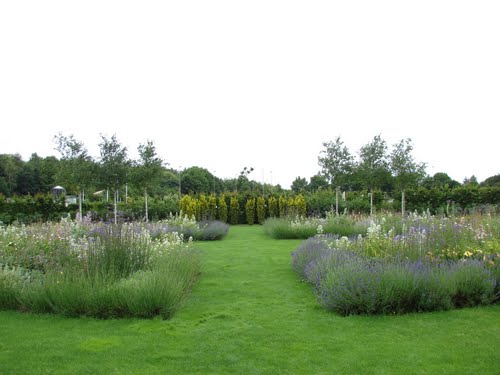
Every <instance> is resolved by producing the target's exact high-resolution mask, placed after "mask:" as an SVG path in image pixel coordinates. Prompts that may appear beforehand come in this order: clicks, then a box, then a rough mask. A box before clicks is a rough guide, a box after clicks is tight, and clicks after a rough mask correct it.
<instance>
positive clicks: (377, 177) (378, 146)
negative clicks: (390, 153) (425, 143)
mask: <svg viewBox="0 0 500 375" xmlns="http://www.w3.org/2000/svg"><path fill="white" fill-rule="evenodd" d="M357 169H358V175H359V177H360V181H361V185H362V186H364V187H366V188H368V189H369V190H370V215H373V189H374V188H379V187H380V186H382V185H383V184H384V183H385V182H387V180H388V179H389V178H390V171H389V163H388V161H387V144H386V143H385V141H384V140H383V139H382V138H381V136H380V135H376V136H375V137H373V140H372V141H371V142H370V143H367V144H366V145H364V146H363V147H361V149H360V150H359V163H358V166H357Z"/></svg>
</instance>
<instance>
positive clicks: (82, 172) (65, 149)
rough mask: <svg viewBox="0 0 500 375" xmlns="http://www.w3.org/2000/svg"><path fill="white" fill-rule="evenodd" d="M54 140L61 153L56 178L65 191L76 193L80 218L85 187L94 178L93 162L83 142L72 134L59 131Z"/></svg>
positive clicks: (87, 186) (88, 185)
mask: <svg viewBox="0 0 500 375" xmlns="http://www.w3.org/2000/svg"><path fill="white" fill-rule="evenodd" d="M54 142H55V143H56V148H55V149H56V150H57V151H58V152H59V153H60V154H61V159H60V166H59V168H58V172H57V174H56V179H57V181H60V182H59V184H61V185H63V186H64V187H65V188H66V190H67V191H71V192H74V193H75V194H77V195H78V211H79V214H80V215H79V216H80V219H81V218H82V217H83V212H82V211H83V209H82V202H83V196H84V194H85V189H88V188H89V187H90V185H91V184H92V182H93V180H94V172H95V163H94V161H93V159H92V157H91V156H90V155H89V154H88V151H87V148H86V147H85V145H84V144H83V142H81V141H78V140H77V139H75V137H74V136H73V135H69V136H65V135H63V134H62V133H59V134H58V135H56V136H55V137H54Z"/></svg>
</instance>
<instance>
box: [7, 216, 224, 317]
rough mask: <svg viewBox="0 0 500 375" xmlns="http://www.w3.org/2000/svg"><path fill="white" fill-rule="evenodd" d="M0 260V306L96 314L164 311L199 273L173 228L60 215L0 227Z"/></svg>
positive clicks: (143, 314)
mask: <svg viewBox="0 0 500 375" xmlns="http://www.w3.org/2000/svg"><path fill="white" fill-rule="evenodd" d="M226 231H227V229H226ZM212 232H214V231H212ZM214 233H215V232H214ZM7 241H8V242H7ZM6 243H7V249H6V247H5V245H6ZM8 244H12V245H8ZM9 246H11V247H13V248H14V249H15V253H16V254H15V256H14V257H12V256H10V255H11V254H9V252H10V250H9V249H8V247H9ZM33 260H36V262H34V261H33ZM7 264H8V265H7ZM0 265H2V266H0V309H19V310H22V311H33V312H38V313H47V312H49V313H59V314H64V315H68V316H93V317H97V318H115V317H128V316H134V317H142V318H151V317H154V316H157V315H160V316H161V317H163V318H165V319H167V318H170V317H171V316H172V314H173V313H174V312H175V311H176V309H177V308H178V307H179V304H180V303H181V301H182V300H183V299H184V297H185V296H186V293H187V292H188V291H189V290H190V289H191V287H192V285H193V283H194V282H195V281H196V279H197V277H198V275H199V273H200V258H199V253H198V252H196V251H195V250H194V249H193V247H192V244H191V242H188V243H184V242H183V238H182V236H179V235H178V234H177V233H166V234H164V235H162V236H161V237H159V238H157V239H155V240H153V239H152V238H151V236H150V235H149V232H148V231H147V230H146V229H145V228H144V227H134V226H132V225H126V224H124V225H114V226H111V225H104V224H95V225H93V226H90V225H89V224H76V223H72V222H68V221H63V222H61V223H59V224H50V225H38V226H33V227H28V228H26V227H21V228H5V229H3V228H0Z"/></svg>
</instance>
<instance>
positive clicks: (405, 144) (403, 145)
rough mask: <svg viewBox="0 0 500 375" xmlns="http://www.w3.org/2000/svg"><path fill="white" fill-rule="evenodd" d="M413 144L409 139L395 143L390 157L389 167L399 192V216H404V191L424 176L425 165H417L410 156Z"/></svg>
mask: <svg viewBox="0 0 500 375" xmlns="http://www.w3.org/2000/svg"><path fill="white" fill-rule="evenodd" d="M412 151H413V144H412V141H411V139H410V138H406V139H402V140H401V141H399V143H396V144H395V145H394V147H393V149H392V152H391V155H390V167H391V171H392V174H393V176H394V179H395V183H396V186H397V187H398V188H399V189H400V190H401V214H402V215H404V214H405V190H406V189H407V188H408V187H410V186H413V185H416V184H417V183H418V182H419V181H420V180H421V179H422V178H423V177H424V176H425V164H424V163H417V162H416V161H415V160H414V159H413V156H412V154H411V152H412Z"/></svg>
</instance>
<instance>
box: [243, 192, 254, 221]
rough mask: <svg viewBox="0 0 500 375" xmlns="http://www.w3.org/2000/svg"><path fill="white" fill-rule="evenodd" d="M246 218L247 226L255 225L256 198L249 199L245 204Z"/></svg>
mask: <svg viewBox="0 0 500 375" xmlns="http://www.w3.org/2000/svg"><path fill="white" fill-rule="evenodd" d="M245 216H246V220H247V224H249V225H252V224H253V223H255V198H250V199H247V201H246V203H245Z"/></svg>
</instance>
